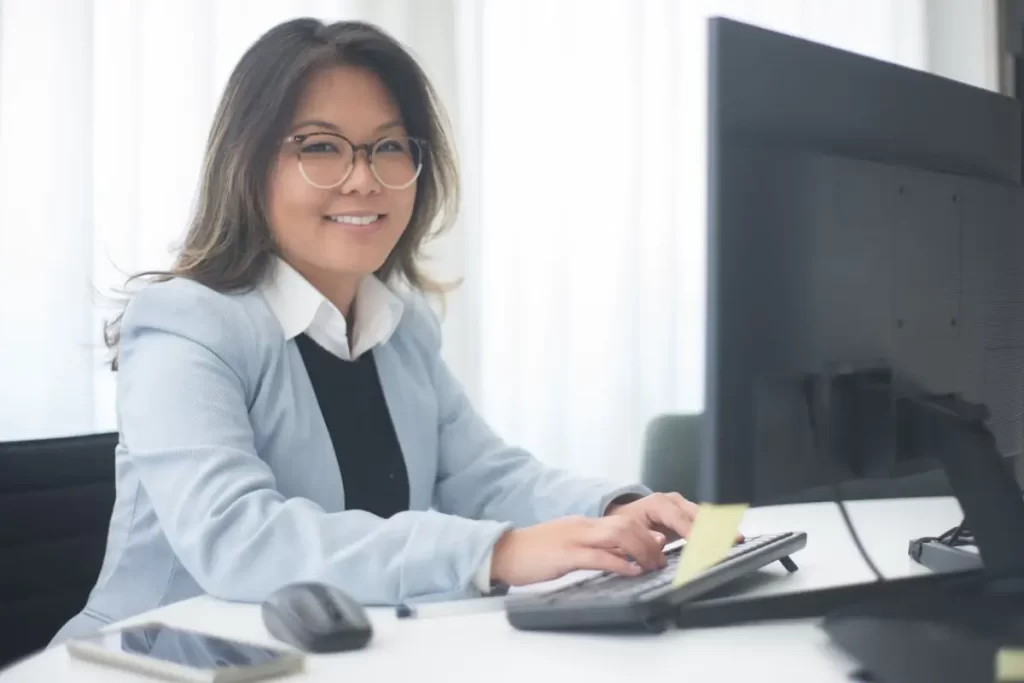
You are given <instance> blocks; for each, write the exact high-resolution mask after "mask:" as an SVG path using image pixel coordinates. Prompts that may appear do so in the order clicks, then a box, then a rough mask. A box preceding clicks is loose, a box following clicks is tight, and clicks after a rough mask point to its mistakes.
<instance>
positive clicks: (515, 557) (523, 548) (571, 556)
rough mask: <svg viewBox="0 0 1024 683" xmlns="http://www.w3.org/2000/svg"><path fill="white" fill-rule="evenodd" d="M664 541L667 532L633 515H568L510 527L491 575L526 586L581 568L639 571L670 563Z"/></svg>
mask: <svg viewBox="0 0 1024 683" xmlns="http://www.w3.org/2000/svg"><path fill="white" fill-rule="evenodd" d="M625 507H628V506H623V508H625ZM623 508H620V509H623ZM664 545H665V536H664V535H663V534H662V533H660V532H657V531H652V530H651V529H649V528H648V527H647V526H646V525H645V524H643V523H641V522H640V521H638V519H636V518H634V517H633V516H631V515H613V516H606V517H600V518H598V519H591V518H589V517H563V518H561V519H556V520H554V521H551V522H545V523H543V524H536V525H534V526H531V527H526V528H524V529H513V530H511V531H507V532H505V534H504V535H503V536H502V537H501V538H500V539H498V542H497V543H496V544H495V546H494V554H493V555H492V556H491V579H492V580H494V581H498V582H500V583H503V584H505V585H507V586H522V585H524V584H529V583H537V582H539V581H549V580H551V579H557V578H559V577H561V576H564V575H565V574H568V573H569V572H572V571H576V570H578V569H599V570H602V571H606V572H612V573H615V574H622V575H625V576H636V575H638V574H642V573H643V572H644V571H649V570H653V569H660V568H662V567H664V566H665V554H664V553H663V552H662V548H663V546H664ZM630 558H631V559H632V560H633V561H631V559H630Z"/></svg>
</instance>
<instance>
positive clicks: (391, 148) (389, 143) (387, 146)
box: [377, 140, 405, 154]
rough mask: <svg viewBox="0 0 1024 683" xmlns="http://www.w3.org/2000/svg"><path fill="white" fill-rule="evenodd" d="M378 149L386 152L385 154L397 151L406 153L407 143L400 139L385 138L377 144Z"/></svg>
mask: <svg viewBox="0 0 1024 683" xmlns="http://www.w3.org/2000/svg"><path fill="white" fill-rule="evenodd" d="M377 151H378V152H384V153H385V154H393V153H395V152H398V153H404V152H405V145H403V144H402V143H401V142H399V141H398V140H385V141H384V142H382V143H380V144H379V145H377Z"/></svg>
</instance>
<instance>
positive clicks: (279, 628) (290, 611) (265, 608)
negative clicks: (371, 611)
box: [260, 582, 373, 653]
mask: <svg viewBox="0 0 1024 683" xmlns="http://www.w3.org/2000/svg"><path fill="white" fill-rule="evenodd" d="M260 611H261V613H262V616H263V625H264V626H266V627H267V631H269V632H270V635H272V636H273V637H275V638H277V639H278V640H280V641H283V642H285V643H288V644H289V645H292V646H293V647H296V648H298V649H300V650H302V651H303V652H317V653H324V652H343V651H345V650H357V649H359V648H361V647H365V646H366V644H367V643H369V642H370V637H371V636H372V635H373V627H372V626H370V620H369V618H368V617H367V615H366V610H364V609H363V606H362V605H360V604H359V603H358V602H356V601H355V600H353V599H352V598H351V597H350V596H349V595H348V594H347V593H345V592H344V591H342V590H340V589H338V588H334V587H331V586H325V585H323V584H320V583H313V582H304V583H293V584H289V585H287V586H284V587H282V588H279V589H278V590H277V591H275V592H274V593H273V594H271V596H270V597H269V598H267V600H266V601H265V602H264V603H263V605H262V607H261V610H260Z"/></svg>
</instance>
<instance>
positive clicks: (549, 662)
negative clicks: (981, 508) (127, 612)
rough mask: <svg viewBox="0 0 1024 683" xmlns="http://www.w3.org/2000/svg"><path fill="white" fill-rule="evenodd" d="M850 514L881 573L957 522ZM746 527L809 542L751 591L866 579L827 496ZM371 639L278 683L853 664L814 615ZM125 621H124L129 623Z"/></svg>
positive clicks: (19, 672)
mask: <svg viewBox="0 0 1024 683" xmlns="http://www.w3.org/2000/svg"><path fill="white" fill-rule="evenodd" d="M848 509H849V510H850V515H851V518H852V519H853V522H854V524H855V526H856V528H857V531H858V533H859V534H860V537H861V540H862V541H863V543H864V544H865V547H866V548H867V550H868V552H869V553H870V554H871V557H872V559H873V560H874V562H875V564H876V566H878V568H879V570H880V571H881V572H883V573H884V574H885V575H886V576H890V577H897V576H907V575H909V574H912V573H922V572H924V571H925V570H923V569H922V568H921V567H920V566H919V565H917V564H916V563H914V562H913V561H912V560H911V559H910V558H909V557H908V556H907V543H908V541H909V540H910V539H911V538H917V537H921V536H929V535H938V534H940V533H942V532H943V531H945V530H946V529H948V528H950V527H953V526H956V525H957V524H959V523H960V516H961V513H960V508H959V506H958V505H957V503H956V501H955V500H953V499H950V498H925V499H916V500H883V501H862V502H854V503H849V504H848ZM742 529H743V531H744V532H746V533H748V534H753V533H757V532H771V531H783V530H803V531H806V532H807V534H808V542H807V547H806V549H804V550H803V551H801V552H799V553H797V554H796V555H794V556H793V559H794V560H795V561H796V563H797V564H798V565H799V567H800V570H799V571H797V572H796V573H794V574H789V575H787V574H786V572H785V570H784V569H783V568H782V567H781V565H778V564H775V565H773V566H772V567H769V568H766V569H764V570H763V571H762V572H761V574H763V575H764V576H763V577H761V578H762V579H763V580H757V581H755V583H756V584H757V585H755V586H753V587H749V588H747V589H746V590H747V591H748V592H749V593H766V592H778V591H794V590H802V589H807V588H817V587H823V586H835V585H841V584H848V583H860V582H865V581H869V580H871V578H872V575H871V573H870V572H869V570H868V569H867V567H866V566H865V565H864V563H863V561H862V560H861V558H860V556H859V555H858V553H857V550H856V548H855V546H854V544H853V542H852V541H851V539H850V537H849V535H848V534H847V532H846V529H845V526H844V525H843V522H842V518H841V516H840V515H839V512H838V508H837V507H836V506H835V505H834V504H832V503H813V504H807V505H790V506H780V507H771V508H756V509H753V510H750V511H749V512H748V513H747V517H746V519H745V520H744V523H743V525H742ZM370 614H371V619H372V621H373V627H374V637H373V640H372V641H371V643H370V645H369V646H368V647H367V648H365V649H363V650H359V651H354V652H347V653H340V654H334V655H313V656H309V657H308V659H307V662H306V671H305V672H304V673H302V674H298V675H294V676H289V677H285V678H282V679H275V680H281V681H296V683H301V682H306V681H332V682H334V683H337V682H339V681H340V682H342V683H349V682H353V681H377V682H379V683H390V681H403V680H409V681H416V683H431V682H434V681H436V682H438V683H460V682H462V681H467V682H468V681H474V682H475V681H485V682H486V683H497V682H499V681H515V682H517V683H539V682H546V681H559V682H567V681H585V682H586V683H598V682H603V681H608V682H609V683H622V681H624V680H649V681H653V680H672V681H680V682H683V681H688V682H695V681H719V682H724V683H728V682H729V681H743V682H744V683H747V682H749V681H791V680H793V679H794V674H798V675H799V677H798V680H814V681H816V683H830V682H832V681H835V682H836V683H848V680H849V679H848V675H849V674H850V673H851V672H852V671H853V670H854V669H855V668H856V667H855V665H854V663H853V662H852V661H850V660H849V659H848V658H847V657H845V656H844V655H843V654H842V653H840V652H837V651H835V650H834V649H832V648H830V647H829V644H828V639H827V637H826V635H825V633H824V632H823V631H822V630H821V629H820V628H819V627H818V625H817V624H816V622H810V621H801V622H784V623H777V624H761V625H752V626H739V627H728V628H716V629H701V630H682V631H679V630H673V629H672V628H671V627H670V628H669V630H668V631H666V632H664V633H661V634H657V635H647V634H637V635H629V636H622V635H593V634H579V633H573V634H568V633H538V632H521V631H516V630H515V629H513V628H512V627H511V626H509V625H508V622H507V621H506V620H505V615H504V613H503V612H501V611H490V612H483V613H476V614H463V615H460V616H447V617H432V618H420V619H406V620H398V619H397V618H396V617H395V616H394V613H393V611H392V610H387V609H372V610H371V611H370ZM145 620H160V621H164V622H166V623H169V624H172V625H176V626H182V627H187V628H193V629H197V630H202V631H205V632H209V633H213V634H217V635H222V636H227V637H235V638H239V639H244V640H249V641H254V642H265V643H273V642H274V641H273V640H272V639H271V638H270V636H269V635H268V634H267V632H266V630H265V629H264V628H263V625H262V623H261V621H260V615H259V608H258V606H255V605H241V604H229V603H224V602H221V601H218V600H214V599H211V598H205V597H201V598H195V599H192V600H187V601H184V602H181V603H178V604H175V605H171V606H169V607H165V608H163V609H159V610H156V611H154V612H150V613H148V614H146V615H142V616H141V617H139V618H138V619H133V620H131V621H133V622H134V621H145ZM125 623H128V622H125ZM147 680H151V679H147V678H145V677H142V676H138V675H134V674H129V673H125V672H121V671H118V670H115V669H112V668H109V667H105V666H101V665H96V664H90V663H87V662H81V661H76V660H73V659H71V658H70V657H69V656H68V654H67V652H66V651H65V650H64V648H63V647H55V648H51V649H49V650H46V651H44V652H41V653H39V654H37V655H35V656H33V657H30V658H28V659H25V660H23V661H21V662H19V663H17V664H15V665H14V666H12V667H10V668H8V669H7V670H5V671H3V672H0V683H42V682H44V681H45V682H46V683H51V682H53V683H58V682H65V681H67V682H68V683H79V682H80V683H121V682H127V681H133V682H140V681H147Z"/></svg>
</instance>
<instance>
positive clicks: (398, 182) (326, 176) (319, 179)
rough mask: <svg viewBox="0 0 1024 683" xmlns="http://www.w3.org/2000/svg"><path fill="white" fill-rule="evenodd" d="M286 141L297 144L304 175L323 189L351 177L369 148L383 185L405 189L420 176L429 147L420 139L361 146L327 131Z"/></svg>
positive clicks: (386, 140) (369, 158) (387, 140)
mask: <svg viewBox="0 0 1024 683" xmlns="http://www.w3.org/2000/svg"><path fill="white" fill-rule="evenodd" d="M285 142H286V143H291V144H294V145H295V146H296V147H297V150H298V151H297V155H298V158H299V172H300V173H302V177H303V178H305V179H306V182H307V183H309V184H310V185H312V186H313V187H316V188H319V189H321V190H330V189H331V188H335V187H338V186H339V185H341V184H342V183H343V182H345V181H346V180H348V177H349V176H350V175H352V169H354V168H355V166H356V154H357V153H358V152H359V150H365V151H366V158H367V161H368V162H369V163H370V171H371V172H372V173H373V175H374V177H375V178H376V179H377V181H378V182H380V184H381V185H383V186H384V187H387V188H390V189H392V190H404V189H405V188H407V187H409V186H410V185H412V184H413V183H414V182H416V179H417V178H419V175H420V172H421V171H422V170H423V158H424V157H425V156H426V150H427V142H426V141H425V140H420V139H418V138H408V137H394V138H384V139H382V140H378V141H376V142H373V143H367V144H364V145H357V144H355V143H353V142H352V141H351V140H349V139H348V138H346V137H345V136H344V135H341V134H339V133H329V132H326V131H325V132H316V133H302V134H300V135H292V136H290V137H288V138H286V139H285Z"/></svg>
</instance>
